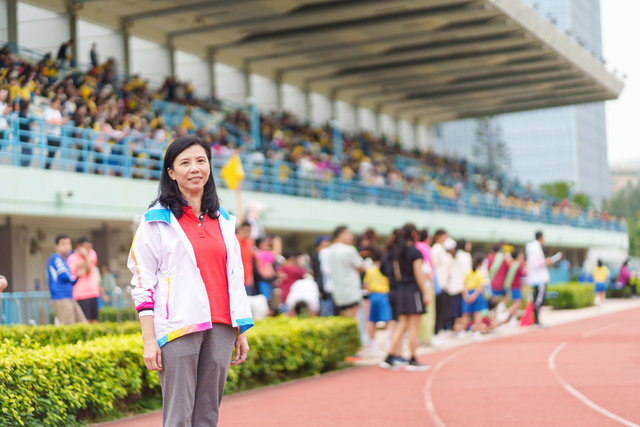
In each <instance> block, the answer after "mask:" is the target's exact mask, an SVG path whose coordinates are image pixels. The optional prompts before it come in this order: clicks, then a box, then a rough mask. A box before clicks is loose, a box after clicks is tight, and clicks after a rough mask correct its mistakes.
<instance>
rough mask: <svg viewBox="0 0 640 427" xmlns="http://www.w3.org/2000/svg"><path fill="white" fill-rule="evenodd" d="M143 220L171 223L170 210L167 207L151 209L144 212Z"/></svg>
mask: <svg viewBox="0 0 640 427" xmlns="http://www.w3.org/2000/svg"><path fill="white" fill-rule="evenodd" d="M144 220H145V221H148V222H151V221H162V222H166V223H167V224H171V210H169V209H151V210H150V211H147V213H145V214H144Z"/></svg>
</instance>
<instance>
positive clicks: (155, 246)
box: [127, 203, 253, 347]
mask: <svg viewBox="0 0 640 427" xmlns="http://www.w3.org/2000/svg"><path fill="white" fill-rule="evenodd" d="M218 213H219V217H218V221H219V223H220V230H221V231H222V237H223V239H224V242H225V245H226V248H227V277H228V279H229V300H230V301H229V304H230V308H231V322H232V324H233V326H234V327H237V328H239V332H238V333H243V332H244V331H246V330H247V329H249V328H250V327H252V326H253V318H252V317H251V308H250V307H249V300H248V298H247V293H246V290H245V287H244V269H243V267H242V258H241V257H240V245H239V243H238V240H237V238H236V234H235V223H236V218H235V217H234V216H231V215H229V213H228V212H227V211H225V210H224V209H222V208H220V209H219V211H218ZM127 266H128V267H129V270H131V272H132V273H133V278H132V279H131V284H132V285H133V286H134V289H133V290H132V291H131V296H132V297H133V301H134V303H135V305H136V310H138V315H139V316H140V317H143V316H153V325H154V331H155V334H156V339H157V340H158V344H159V345H160V346H161V347H162V346H163V345H164V344H166V343H167V342H169V341H172V340H174V339H176V338H178V337H181V336H183V335H186V334H189V333H192V332H199V331H204V330H207V329H211V310H210V307H209V298H208V296H207V290H206V288H205V285H204V281H203V280H202V277H201V275H200V270H199V269H198V266H197V263H196V256H195V253H194V251H193V247H192V246H191V242H189V238H188V237H187V235H186V234H185V232H184V231H183V230H182V227H181V226H180V224H179V223H178V220H177V218H176V217H175V216H174V215H173V214H172V213H171V210H170V209H167V208H165V207H164V206H162V205H160V204H159V203H158V204H156V205H155V206H153V207H152V208H151V209H149V210H148V211H147V212H146V213H145V214H144V216H143V218H142V219H141V221H140V226H139V227H138V231H137V232H136V235H135V237H134V238H133V243H132V245H131V251H130V253H129V261H128V262H127Z"/></svg>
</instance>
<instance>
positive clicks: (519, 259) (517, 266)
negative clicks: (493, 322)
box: [500, 249, 526, 321]
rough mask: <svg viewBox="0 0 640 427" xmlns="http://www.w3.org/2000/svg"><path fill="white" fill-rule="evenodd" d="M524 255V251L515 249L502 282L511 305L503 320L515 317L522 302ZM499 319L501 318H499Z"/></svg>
mask: <svg viewBox="0 0 640 427" xmlns="http://www.w3.org/2000/svg"><path fill="white" fill-rule="evenodd" d="M525 268H526V266H525V257H524V252H523V251H520V250H517V249H516V250H515V251H514V252H513V257H512V260H511V264H510V265H509V272H508V273H507V278H506V280H505V283H504V288H505V289H506V290H507V292H509V293H510V294H511V298H510V299H511V305H510V306H509V316H508V318H507V319H506V320H505V321H508V320H509V319H513V318H515V315H516V313H517V311H518V310H519V309H520V305H521V304H522V290H521V289H522V278H523V277H524V275H525ZM500 320H501V319H500Z"/></svg>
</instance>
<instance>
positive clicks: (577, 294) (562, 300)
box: [545, 282, 595, 309]
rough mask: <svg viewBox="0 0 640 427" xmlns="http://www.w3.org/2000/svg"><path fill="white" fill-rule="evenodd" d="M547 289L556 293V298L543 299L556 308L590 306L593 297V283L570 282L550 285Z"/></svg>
mask: <svg viewBox="0 0 640 427" xmlns="http://www.w3.org/2000/svg"><path fill="white" fill-rule="evenodd" d="M547 291H548V292H552V291H555V292H557V293H558V297H557V298H555V299H546V300H545V304H547V305H553V306H554V307H555V308H557V309H565V308H584V307H591V306H592V305H593V301H594V298H595V295H594V293H593V284H584V283H576V282H572V283H565V284H559V285H550V286H549V287H548V288H547Z"/></svg>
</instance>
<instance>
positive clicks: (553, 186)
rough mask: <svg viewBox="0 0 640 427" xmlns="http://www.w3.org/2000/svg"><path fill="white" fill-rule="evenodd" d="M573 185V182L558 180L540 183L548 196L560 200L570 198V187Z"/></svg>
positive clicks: (541, 189) (540, 187)
mask: <svg viewBox="0 0 640 427" xmlns="http://www.w3.org/2000/svg"><path fill="white" fill-rule="evenodd" d="M572 185H573V184H572V183H570V182H567V181H556V182H547V183H544V184H540V185H539V186H538V188H539V189H540V191H541V192H543V193H544V194H546V195H547V196H550V197H553V198H554V199H558V200H564V199H568V198H569V189H570V188H571V186H572Z"/></svg>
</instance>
